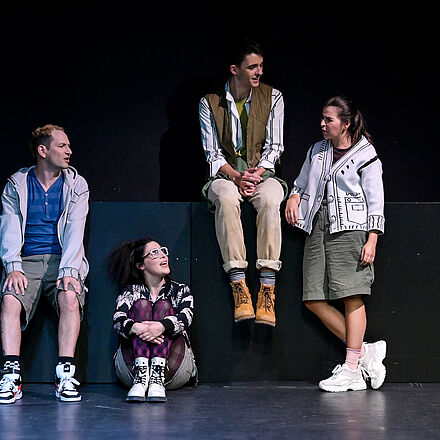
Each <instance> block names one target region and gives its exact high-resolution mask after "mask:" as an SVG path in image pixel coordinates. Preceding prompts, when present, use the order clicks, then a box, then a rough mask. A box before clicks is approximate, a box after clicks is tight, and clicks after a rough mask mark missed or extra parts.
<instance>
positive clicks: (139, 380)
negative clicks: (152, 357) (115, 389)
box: [125, 357, 149, 402]
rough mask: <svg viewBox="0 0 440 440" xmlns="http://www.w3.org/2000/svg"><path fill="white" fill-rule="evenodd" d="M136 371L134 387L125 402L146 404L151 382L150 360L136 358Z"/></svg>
mask: <svg viewBox="0 0 440 440" xmlns="http://www.w3.org/2000/svg"><path fill="white" fill-rule="evenodd" d="M134 371H135V374H134V380H133V386H132V387H131V388H130V391H129V392H128V394H127V397H126V398H125V400H127V401H128V402H145V393H146V392H147V389H148V381H149V372H148V358H146V357H138V358H136V359H135V360H134Z"/></svg>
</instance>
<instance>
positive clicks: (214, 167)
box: [209, 158, 228, 177]
mask: <svg viewBox="0 0 440 440" xmlns="http://www.w3.org/2000/svg"><path fill="white" fill-rule="evenodd" d="M226 163H228V162H226V160H225V159H223V158H220V159H217V160H215V161H213V162H211V163H210V164H209V168H210V174H211V176H210V177H214V176H216V175H217V173H218V170H219V169H220V168H221V167H222V166H223V165H224V164H226Z"/></svg>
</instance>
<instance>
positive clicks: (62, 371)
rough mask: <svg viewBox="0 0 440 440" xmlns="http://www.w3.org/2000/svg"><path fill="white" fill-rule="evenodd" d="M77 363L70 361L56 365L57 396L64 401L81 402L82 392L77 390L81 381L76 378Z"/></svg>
mask: <svg viewBox="0 0 440 440" xmlns="http://www.w3.org/2000/svg"><path fill="white" fill-rule="evenodd" d="M74 374H75V365H72V364H71V363H70V362H66V363H63V364H58V365H57V366H56V378H55V396H56V397H58V399H60V400H61V401H62V402H79V401H80V400H81V394H79V391H78V390H77V388H76V387H77V386H79V382H78V381H77V380H76V379H74V377H73V376H74Z"/></svg>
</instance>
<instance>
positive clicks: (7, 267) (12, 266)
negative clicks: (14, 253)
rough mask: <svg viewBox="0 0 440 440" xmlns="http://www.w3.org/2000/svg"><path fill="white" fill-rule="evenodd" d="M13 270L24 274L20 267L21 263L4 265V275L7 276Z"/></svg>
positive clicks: (21, 266)
mask: <svg viewBox="0 0 440 440" xmlns="http://www.w3.org/2000/svg"><path fill="white" fill-rule="evenodd" d="M14 270H17V271H19V272H21V273H24V270H23V265H22V263H21V261H11V262H10V263H6V264H5V271H6V274H9V273H11V272H13V271H14Z"/></svg>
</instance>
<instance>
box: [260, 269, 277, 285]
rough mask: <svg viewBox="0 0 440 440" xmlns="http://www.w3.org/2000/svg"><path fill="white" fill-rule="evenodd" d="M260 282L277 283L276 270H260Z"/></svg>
mask: <svg viewBox="0 0 440 440" xmlns="http://www.w3.org/2000/svg"><path fill="white" fill-rule="evenodd" d="M260 283H261V284H267V285H270V286H273V285H274V284H275V272H274V271H273V270H271V271H269V272H260Z"/></svg>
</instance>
